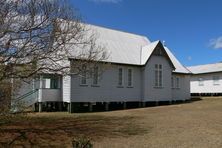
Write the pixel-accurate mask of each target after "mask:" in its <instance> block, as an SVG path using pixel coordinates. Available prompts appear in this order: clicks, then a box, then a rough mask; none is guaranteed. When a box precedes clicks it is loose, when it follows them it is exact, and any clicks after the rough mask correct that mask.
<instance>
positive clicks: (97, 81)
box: [92, 66, 99, 86]
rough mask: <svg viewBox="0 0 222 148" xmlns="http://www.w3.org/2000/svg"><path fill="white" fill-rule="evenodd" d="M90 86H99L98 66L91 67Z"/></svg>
mask: <svg viewBox="0 0 222 148" xmlns="http://www.w3.org/2000/svg"><path fill="white" fill-rule="evenodd" d="M95 71H96V72H95ZM95 82H96V83H95ZM92 86H99V67H98V66H94V67H93V75H92Z"/></svg>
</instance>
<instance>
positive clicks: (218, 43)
mask: <svg viewBox="0 0 222 148" xmlns="http://www.w3.org/2000/svg"><path fill="white" fill-rule="evenodd" d="M209 45H210V47H211V48H213V49H222V36H220V37H218V38H216V39H211V40H210V43H209Z"/></svg>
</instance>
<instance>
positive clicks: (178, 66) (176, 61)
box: [164, 47, 191, 73]
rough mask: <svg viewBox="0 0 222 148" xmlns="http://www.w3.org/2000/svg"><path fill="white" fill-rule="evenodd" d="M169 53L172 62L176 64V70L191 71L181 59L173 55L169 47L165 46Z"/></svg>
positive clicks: (179, 71)
mask: <svg viewBox="0 0 222 148" xmlns="http://www.w3.org/2000/svg"><path fill="white" fill-rule="evenodd" d="M164 48H165V50H166V52H167V54H168V55H169V57H170V59H171V61H172V63H173V64H174V66H175V68H176V69H175V70H174V72H177V73H191V72H190V71H189V70H188V69H187V68H186V67H185V66H183V65H182V64H181V63H180V62H179V60H178V59H177V58H176V57H175V56H174V55H173V53H172V52H171V51H170V50H169V49H168V48H167V47H164Z"/></svg>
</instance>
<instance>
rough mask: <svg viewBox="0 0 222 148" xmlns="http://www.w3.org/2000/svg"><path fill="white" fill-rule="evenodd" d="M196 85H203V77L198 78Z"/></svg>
mask: <svg viewBox="0 0 222 148" xmlns="http://www.w3.org/2000/svg"><path fill="white" fill-rule="evenodd" d="M198 86H204V79H203V78H202V77H199V78H198Z"/></svg>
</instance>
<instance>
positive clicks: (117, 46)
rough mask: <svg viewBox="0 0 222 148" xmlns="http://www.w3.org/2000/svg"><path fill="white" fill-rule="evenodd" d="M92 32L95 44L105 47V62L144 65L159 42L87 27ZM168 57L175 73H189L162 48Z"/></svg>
mask: <svg viewBox="0 0 222 148" xmlns="http://www.w3.org/2000/svg"><path fill="white" fill-rule="evenodd" d="M87 27H89V29H91V30H93V31H92V32H94V33H96V34H97V35H98V37H97V44H101V45H104V46H105V49H106V50H107V53H108V54H109V57H108V59H106V60H105V62H111V63H118V64H129V65H138V66H142V65H145V64H146V62H147V61H148V59H149V58H150V56H151V54H152V53H153V51H154V49H155V48H156V47H157V45H158V44H159V43H160V41H155V42H150V40H149V39H148V38H147V37H145V36H141V35H136V34H132V33H127V32H123V31H117V30H113V29H108V28H104V27H99V26H94V25H87ZM164 48H165V51H166V53H167V54H168V57H169V58H170V60H171V62H172V63H173V65H174V67H175V70H174V72H177V73H187V74H188V73H190V71H189V70H187V69H186V68H185V67H184V66H183V65H182V64H181V63H180V62H179V61H178V60H177V59H176V57H175V56H174V55H173V54H172V53H171V51H170V50H169V49H168V48H167V47H164Z"/></svg>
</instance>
